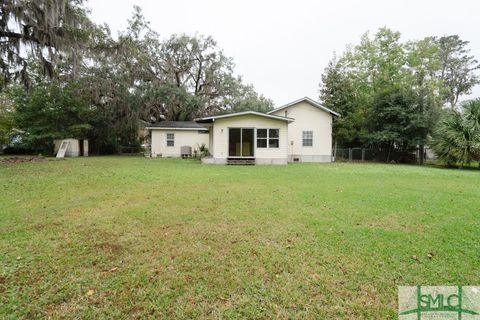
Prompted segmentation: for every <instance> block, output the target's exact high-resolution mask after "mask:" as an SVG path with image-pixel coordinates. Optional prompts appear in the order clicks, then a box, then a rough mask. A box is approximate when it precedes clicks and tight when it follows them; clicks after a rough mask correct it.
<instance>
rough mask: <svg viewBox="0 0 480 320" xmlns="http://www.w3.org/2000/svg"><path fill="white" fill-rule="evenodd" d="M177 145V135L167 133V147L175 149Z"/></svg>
mask: <svg viewBox="0 0 480 320" xmlns="http://www.w3.org/2000/svg"><path fill="white" fill-rule="evenodd" d="M174 145H175V134H173V133H167V147H173V146H174Z"/></svg>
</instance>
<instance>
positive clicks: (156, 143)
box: [151, 128, 209, 157]
mask: <svg viewBox="0 0 480 320" xmlns="http://www.w3.org/2000/svg"><path fill="white" fill-rule="evenodd" d="M167 133H173V134H174V135H175V136H174V137H175V140H174V141H175V142H174V146H173V147H167ZM151 144H152V157H180V156H181V154H180V147H182V146H190V147H192V152H193V150H195V149H198V147H199V146H200V145H202V144H205V145H206V146H208V145H209V134H208V133H198V130H180V129H167V128H162V129H152V140H151Z"/></svg>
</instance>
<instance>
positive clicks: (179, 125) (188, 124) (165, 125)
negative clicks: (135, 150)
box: [147, 121, 208, 130]
mask: <svg viewBox="0 0 480 320" xmlns="http://www.w3.org/2000/svg"><path fill="white" fill-rule="evenodd" d="M147 129H158V130H161V129H174V130H208V129H207V128H205V127H204V126H202V125H200V124H198V123H196V122H195V121H160V122H156V123H152V124H149V125H148V126H147Z"/></svg>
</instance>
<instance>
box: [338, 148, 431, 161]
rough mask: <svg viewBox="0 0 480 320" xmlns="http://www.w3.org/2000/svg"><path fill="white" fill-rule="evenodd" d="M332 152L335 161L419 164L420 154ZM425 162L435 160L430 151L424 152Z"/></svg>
mask: <svg viewBox="0 0 480 320" xmlns="http://www.w3.org/2000/svg"><path fill="white" fill-rule="evenodd" d="M333 152H334V154H333V155H334V157H335V160H336V161H378V162H396V163H419V162H420V152H419V150H417V151H412V152H405V151H403V152H400V151H397V150H393V151H388V150H382V149H372V148H337V149H336V150H334V151H333ZM424 152H425V153H424V159H425V160H435V159H436V157H435V154H434V153H433V151H432V150H431V149H428V148H426V149H425V151H424Z"/></svg>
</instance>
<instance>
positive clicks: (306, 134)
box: [302, 130, 313, 147]
mask: <svg viewBox="0 0 480 320" xmlns="http://www.w3.org/2000/svg"><path fill="white" fill-rule="evenodd" d="M308 135H310V138H308V137H306V136H308ZM306 140H307V141H308V140H310V144H305V141H306ZM302 147H313V130H304V131H302Z"/></svg>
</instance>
